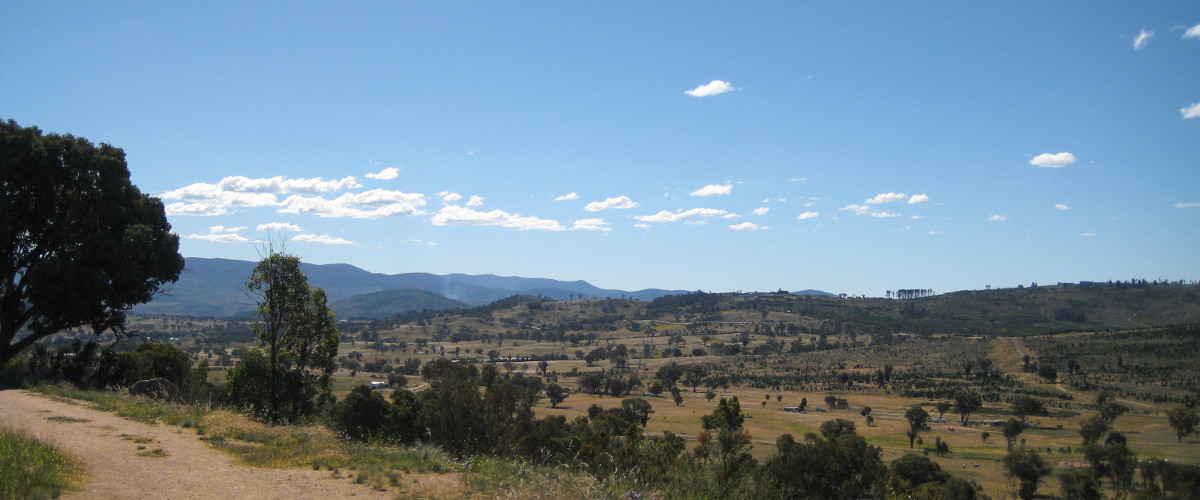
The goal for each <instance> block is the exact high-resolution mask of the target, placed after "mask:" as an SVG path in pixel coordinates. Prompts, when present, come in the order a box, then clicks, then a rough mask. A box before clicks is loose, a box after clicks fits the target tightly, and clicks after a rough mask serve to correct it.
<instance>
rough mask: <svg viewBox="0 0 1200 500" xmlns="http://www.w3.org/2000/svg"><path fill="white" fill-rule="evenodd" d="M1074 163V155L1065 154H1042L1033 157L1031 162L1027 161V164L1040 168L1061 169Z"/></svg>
mask: <svg viewBox="0 0 1200 500" xmlns="http://www.w3.org/2000/svg"><path fill="white" fill-rule="evenodd" d="M1075 161H1076V158H1075V155H1073V154H1071V153H1067V152H1062V153H1057V154H1053V153H1042V154H1040V155H1037V156H1034V157H1033V159H1032V160H1029V164H1030V165H1034V166H1038V167H1042V168H1062V167H1065V166H1067V165H1070V164H1072V163H1075Z"/></svg>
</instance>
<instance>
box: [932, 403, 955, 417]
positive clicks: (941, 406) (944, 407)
mask: <svg viewBox="0 0 1200 500" xmlns="http://www.w3.org/2000/svg"><path fill="white" fill-rule="evenodd" d="M952 406H953V405H952V404H951V403H950V402H949V401H938V402H937V403H935V404H934V405H933V409H935V410H937V412H938V418H942V415H945V414H946V412H948V411H950V408H951V407H952Z"/></svg>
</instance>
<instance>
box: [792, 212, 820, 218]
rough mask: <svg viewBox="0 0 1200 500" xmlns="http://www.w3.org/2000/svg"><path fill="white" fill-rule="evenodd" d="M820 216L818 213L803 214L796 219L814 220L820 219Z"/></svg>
mask: <svg viewBox="0 0 1200 500" xmlns="http://www.w3.org/2000/svg"><path fill="white" fill-rule="evenodd" d="M820 216H821V214H820V213H819V212H804V213H802V214H800V215H797V216H796V219H798V220H805V219H816V218H817V217H820Z"/></svg>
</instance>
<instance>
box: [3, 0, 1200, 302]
mask: <svg viewBox="0 0 1200 500" xmlns="http://www.w3.org/2000/svg"><path fill="white" fill-rule="evenodd" d="M0 119H11V120H15V121H17V122H18V123H19V124H21V125H22V126H37V127H39V128H41V129H42V130H43V131H45V132H54V133H63V134H67V133H69V134H73V135H76V136H80V137H84V138H87V139H89V140H91V141H93V142H97V143H100V142H103V143H109V144H112V145H114V146H117V147H120V148H122V149H124V151H125V153H126V155H127V160H128V163H129V170H130V172H131V179H132V181H133V183H134V184H136V185H137V186H138V187H139V188H140V189H141V190H142V191H144V192H146V193H149V194H152V195H154V196H158V197H160V198H162V201H163V203H164V204H165V206H166V210H167V214H168V219H169V221H170V223H171V224H172V226H173V230H174V231H175V232H177V233H178V234H179V235H180V236H181V243H180V253H182V254H183V255H184V256H186V257H220V258H231V259H242V260H257V259H258V258H259V256H260V253H261V251H262V247H263V242H264V241H266V240H268V239H269V238H272V237H273V238H275V239H276V240H283V242H284V243H285V246H286V250H287V251H289V252H290V253H293V254H296V255H298V256H300V257H301V258H302V259H303V260H304V261H306V262H312V263H318V264H328V263H348V264H353V265H355V266H358V267H361V268H363V269H366V270H368V271H372V272H378V273H387V274H394V273H406V272H429V273H435V274H449V273H466V274H496V275H502V276H523V277H540V278H554V279H560V280H585V281H588V282H590V283H592V284H594V285H596V286H600V287H603V288H612V289H622V290H640V289H644V288H663V289H680V290H704V291H716V292H724V291H747V292H748V291H773V290H777V289H784V290H793V291H795V290H802V289H819V290H825V291H829V292H834V293H847V294H851V295H866V296H883V295H884V294H885V291H887V290H896V289H902V288H925V289H931V290H934V291H935V292H937V293H943V292H950V291H955V290H968V289H983V288H985V287H987V286H991V287H1011V286H1016V285H1018V284H1024V285H1028V284H1030V283H1033V282H1037V283H1040V284H1049V283H1057V282H1075V281H1080V280H1098V281H1106V280H1128V279H1135V278H1136V279H1148V280H1156V279H1165V280H1188V281H1191V280H1196V279H1200V250H1198V249H1200V3H1197V2H1194V1H1170V0H1164V1H1154V2H1129V1H1120V2H1116V1H1100V2H1083V1H1079V2H1074V1H1067V2H1040V1H1038V2H1026V1H1014V2H858V1H839V2H757V3H748V2H666V1H664V2H632V1H615V2H563V1H549V2H535V1H530V2H508V1H499V2H457V1H446V2H382V1H380V2H375V1H359V2H124V1H117V2H77V1H48V2H4V4H3V6H0Z"/></svg>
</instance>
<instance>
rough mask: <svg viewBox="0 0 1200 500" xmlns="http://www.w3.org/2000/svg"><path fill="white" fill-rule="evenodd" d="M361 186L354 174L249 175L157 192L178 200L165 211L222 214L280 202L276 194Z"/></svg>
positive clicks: (170, 213)
mask: <svg viewBox="0 0 1200 500" xmlns="http://www.w3.org/2000/svg"><path fill="white" fill-rule="evenodd" d="M358 187H362V185H361V184H359V183H358V179H356V178H354V177H353V176H349V177H344V178H342V179H336V180H325V179H323V178H321V177H312V178H301V179H290V178H287V177H284V176H276V177H267V178H258V179H251V178H249V177H244V176H240V175H239V176H232V177H226V178H224V179H221V181H220V182H217V183H216V184H211V183H207V182H197V183H194V184H189V185H187V186H184V187H182V188H179V189H175V190H171V191H167V192H165V193H162V194H160V195H159V197H160V198H162V199H164V200H180V201H179V202H176V203H168V204H167V205H166V207H165V208H166V212H167V215H193V216H210V215H224V214H227V213H230V212H231V210H230V209H231V208H233V207H271V206H279V205H281V203H280V202H279V199H278V198H277V197H276V196H275V195H277V194H289V193H304V194H320V193H328V192H333V191H339V190H342V189H351V188H358Z"/></svg>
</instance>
